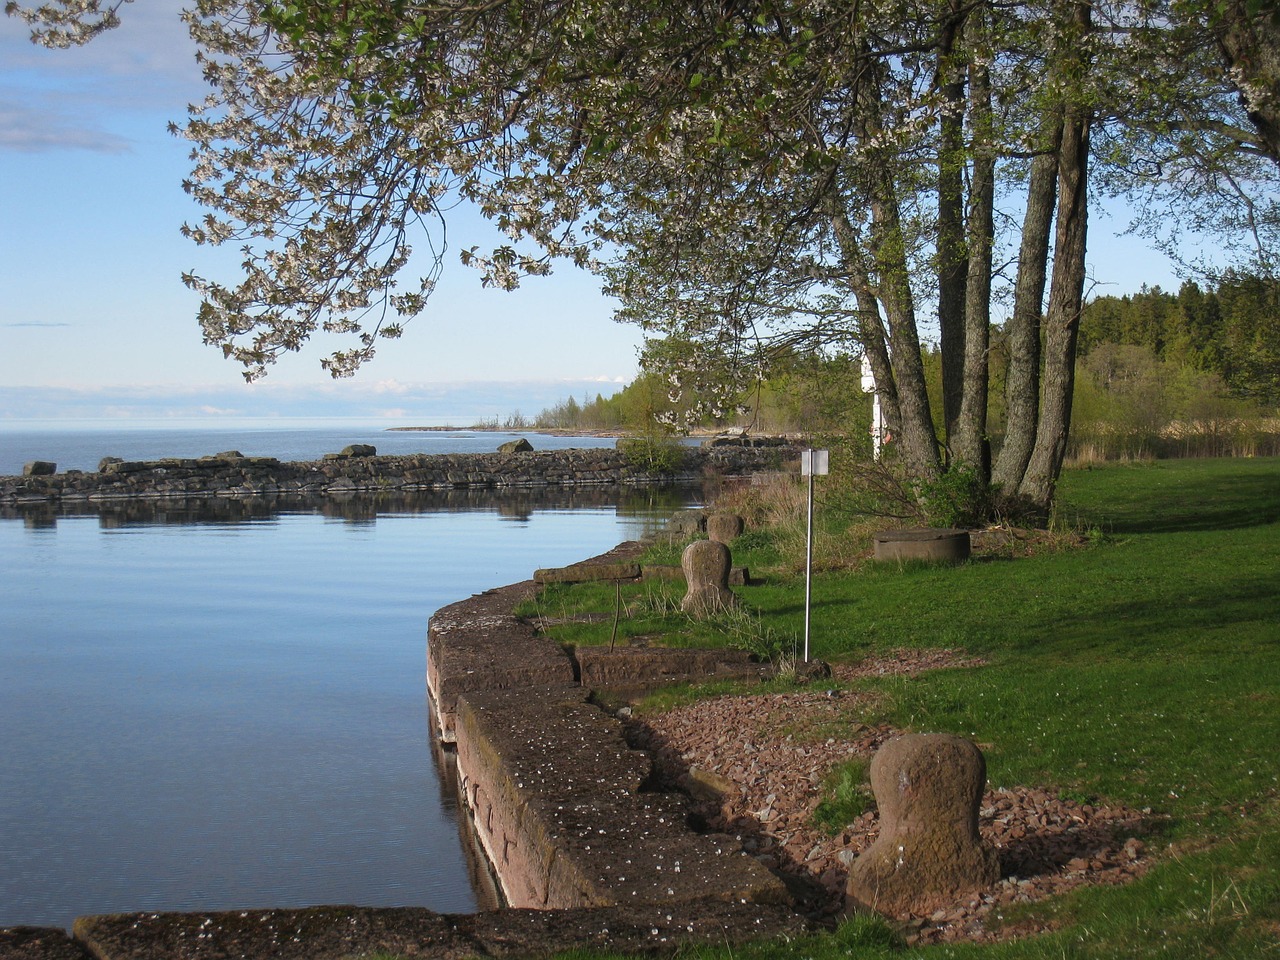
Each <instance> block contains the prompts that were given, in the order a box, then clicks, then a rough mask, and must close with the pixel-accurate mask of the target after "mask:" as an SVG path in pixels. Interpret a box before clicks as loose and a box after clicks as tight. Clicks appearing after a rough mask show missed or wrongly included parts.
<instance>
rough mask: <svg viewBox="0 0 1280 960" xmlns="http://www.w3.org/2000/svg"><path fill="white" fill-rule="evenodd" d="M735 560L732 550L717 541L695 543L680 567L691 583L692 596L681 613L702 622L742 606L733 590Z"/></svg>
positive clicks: (684, 601)
mask: <svg viewBox="0 0 1280 960" xmlns="http://www.w3.org/2000/svg"><path fill="white" fill-rule="evenodd" d="M732 565H733V558H732V557H731V556H730V554H729V548H728V547H726V546H725V545H724V544H723V543H717V542H716V541H714V540H695V541H694V542H693V543H691V544H689V546H687V547H685V548H684V554H683V555H682V556H681V557H680V566H681V567H683V568H684V578H685V580H686V581H688V583H689V592H688V593H686V594H685V597H684V600H683V601H682V602H681V603H680V609H681V610H683V611H684V612H685V613H687V614H689V615H690V616H692V617H695V618H698V619H702V618H703V617H707V616H710V615H711V614H713V613H717V612H719V611H721V610H725V609H728V608H729V607H732V606H734V605H735V604H737V602H738V598H737V597H736V596H734V594H733V591H732V590H730V589H729V568H730V567H731V566H732Z"/></svg>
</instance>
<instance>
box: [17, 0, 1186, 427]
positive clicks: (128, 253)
mask: <svg viewBox="0 0 1280 960" xmlns="http://www.w3.org/2000/svg"><path fill="white" fill-rule="evenodd" d="M178 8H179V4H178V3H176V2H175V0H144V2H142V3H136V4H133V3H131V4H127V5H126V6H125V7H124V8H123V10H122V17H123V20H124V23H123V25H122V26H121V28H119V29H118V30H115V31H112V32H109V33H108V34H105V35H103V36H102V37H99V38H98V39H97V40H95V41H94V42H93V43H91V44H89V45H88V46H87V47H84V48H79V49H72V50H53V51H50V50H44V49H41V48H37V47H34V46H32V45H31V44H30V43H28V42H27V39H26V35H27V32H26V29H25V27H24V25H23V24H22V23H21V22H20V21H18V20H15V19H12V18H0V423H3V422H4V420H6V419H13V418H29V417H40V418H57V417H69V416H77V417H81V416H86V415H90V416H92V415H101V416H114V417H139V416H152V415H154V416H166V415H168V416H173V415H181V416H230V415H238V416H252V415H279V416H283V415H296V414H297V411H299V410H308V411H313V412H314V413H315V415H320V416H334V415H344V414H345V415H358V416H378V417H384V418H386V419H389V420H397V421H400V420H422V421H424V422H429V421H430V420H431V419H433V418H435V417H446V416H449V417H453V418H454V420H453V422H457V419H456V418H457V417H458V416H463V417H465V416H468V415H474V416H475V417H476V418H477V419H478V418H479V417H481V416H490V415H494V414H499V413H505V412H509V411H511V410H513V409H516V408H521V409H523V411H524V412H525V413H536V412H537V410H539V409H541V407H542V406H543V405H546V403H549V402H553V401H554V399H556V398H560V397H565V396H570V395H574V396H582V395H583V394H584V393H592V394H593V393H595V392H597V391H600V392H604V393H609V392H611V391H612V390H614V389H616V388H617V386H618V385H620V384H621V383H623V382H625V381H627V380H629V379H630V378H631V377H632V376H633V375H634V373H635V369H636V350H637V347H638V345H639V343H640V339H641V336H640V332H639V331H638V330H637V329H635V328H633V327H628V326H622V325H619V324H616V323H614V322H613V321H612V320H611V319H610V316H611V312H612V307H611V305H610V302H609V301H608V300H607V299H606V298H604V297H603V296H601V295H600V293H599V284H598V282H597V281H596V280H595V279H594V278H592V277H590V276H589V275H586V274H583V273H581V272H578V271H575V270H573V269H572V268H569V267H565V268H563V269H561V270H560V271H558V272H557V273H556V274H555V275H553V276H552V277H551V278H546V279H540V278H534V279H531V280H529V281H527V282H526V283H525V284H524V285H523V286H522V287H521V289H520V290H518V291H516V292H514V293H504V292H500V291H494V290H484V289H482V288H481V287H480V284H479V277H478V275H477V274H476V273H475V272H474V271H472V270H469V269H467V268H464V267H462V266H461V265H460V264H458V263H456V261H451V262H450V263H449V264H448V265H447V269H446V273H445V277H444V279H443V280H442V283H441V286H440V288H439V289H438V291H437V293H436V294H435V296H434V297H433V300H432V304H431V306H430V307H429V308H428V310H427V312H426V313H424V314H423V315H421V316H420V317H418V318H417V319H415V320H414V321H413V322H412V323H411V324H409V326H408V328H407V331H406V334H405V337H404V338H403V339H402V340H400V341H398V342H387V343H386V344H385V345H384V346H383V347H382V349H381V350H380V352H379V355H378V357H377V358H376V359H375V360H374V361H373V363H372V364H370V365H368V366H367V367H366V368H365V369H364V370H363V371H362V372H361V373H360V375H359V376H357V377H356V378H355V379H354V380H350V381H342V382H339V383H335V382H334V381H332V380H331V379H330V378H329V377H328V375H327V374H325V373H324V372H323V371H322V370H321V369H320V367H319V358H320V357H321V356H322V355H323V354H324V353H326V352H327V351H326V350H322V349H320V348H319V347H316V346H313V347H312V348H311V349H308V350H304V351H303V353H302V354H301V355H300V356H297V357H290V358H288V359H287V360H286V361H283V362H281V363H280V364H277V365H276V367H274V368H273V369H272V371H271V373H270V374H269V376H268V377H267V378H266V380H265V381H263V382H261V383H259V384H257V385H254V386H248V385H245V384H244V383H243V381H242V378H241V376H240V371H239V367H238V365H236V364H234V363H231V362H228V361H225V360H223V359H222V357H221V353H220V351H218V350H216V349H215V348H212V347H206V346H204V345H203V343H202V342H201V339H200V331H199V327H198V326H197V324H196V321H195V312H196V308H197V305H198V303H197V298H196V297H195V296H194V295H193V294H192V293H190V292H189V291H188V290H187V289H186V288H185V287H184V286H183V285H182V283H181V281H180V274H181V273H182V272H183V271H184V270H192V269H195V270H196V271H197V272H199V273H202V274H204V275H206V276H209V275H212V276H216V277H218V278H220V279H223V280H229V279H234V276H235V262H236V257H235V251H234V250H210V249H209V248H206V247H197V246H195V245H194V244H192V243H190V242H189V241H187V240H186V239H184V238H183V237H182V236H181V235H180V233H179V231H178V228H179V226H180V225H181V223H182V222H183V221H184V220H193V219H195V218H196V217H197V216H198V209H197V208H196V207H195V206H194V205H193V204H191V203H190V201H189V200H188V199H187V197H186V196H185V194H183V192H182V190H181V188H180V183H181V180H182V179H183V177H184V176H186V174H187V173H188V161H187V151H188V149H189V147H188V145H187V144H185V143H184V142H183V141H181V140H179V139H177V138H175V137H172V136H170V135H169V134H168V133H167V132H166V124H167V122H168V121H170V120H181V118H182V117H183V115H184V113H185V106H186V104H187V103H188V102H190V101H192V100H196V99H199V98H201V97H202V96H203V84H202V81H201V79H200V77H199V74H198V71H197V69H196V66H195V63H194V61H193V59H192V50H193V48H192V45H191V43H190V40H189V39H188V38H187V36H186V32H185V28H184V27H183V26H182V24H181V23H180V22H179V20H178V17H177V11H178ZM1124 226H1125V221H1124V217H1123V215H1121V216H1118V217H1115V218H1112V219H1110V220H1106V219H1099V218H1095V220H1094V224H1093V230H1092V234H1091V240H1090V262H1091V266H1092V269H1093V273H1094V279H1095V280H1096V282H1097V284H1098V285H1097V287H1096V288H1095V290H1096V292H1098V293H1116V294H1119V293H1126V292H1132V291H1134V290H1136V289H1137V288H1138V287H1139V286H1141V285H1142V284H1143V283H1147V284H1160V285H1162V286H1165V287H1174V288H1176V286H1177V280H1176V278H1175V277H1174V276H1173V274H1172V272H1171V270H1170V268H1169V266H1168V264H1167V262H1166V261H1165V260H1164V258H1163V257H1160V256H1159V255H1157V254H1154V253H1152V252H1151V251H1149V250H1148V249H1146V247H1145V246H1144V245H1143V244H1142V242H1141V241H1139V240H1135V239H1132V238H1117V237H1115V236H1114V234H1115V233H1116V232H1117V231H1119V230H1122V229H1123V227H1124ZM450 236H451V243H452V244H453V247H454V249H455V250H456V249H458V248H460V247H464V246H469V245H470V244H472V243H480V244H482V245H483V244H484V243H485V242H486V240H487V239H488V238H489V237H490V236H491V234H488V233H486V232H483V227H482V226H481V225H479V224H477V223H476V222H474V221H473V220H470V219H464V220H462V221H461V222H459V223H451V225H450ZM547 396H550V397H552V398H553V399H552V400H551V401H545V402H544V401H542V400H537V399H534V398H538V397H547ZM308 398H310V401H308ZM442 407H447V408H448V409H441V408H442Z"/></svg>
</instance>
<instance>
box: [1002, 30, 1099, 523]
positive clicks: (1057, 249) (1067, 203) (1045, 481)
mask: <svg viewBox="0 0 1280 960" xmlns="http://www.w3.org/2000/svg"><path fill="white" fill-rule="evenodd" d="M1084 16H1085V17H1086V18H1087V17H1088V12H1087V10H1086V11H1085V13H1084ZM1058 154H1059V160H1058V217H1057V219H1058V223H1057V231H1056V234H1055V239H1054V247H1053V251H1054V253H1053V280H1052V284H1051V286H1050V288H1049V309H1048V312H1047V314H1046V316H1045V346H1044V359H1045V362H1044V398H1043V402H1042V403H1041V406H1040V419H1039V423H1038V425H1037V428H1036V443H1035V448H1034V449H1033V450H1032V453H1031V460H1030V462H1029V463H1028V464H1027V470H1026V474H1025V475H1024V476H1023V478H1022V483H1021V485H1020V487H1019V490H1018V492H1019V494H1020V495H1021V496H1022V497H1023V498H1025V499H1026V500H1027V501H1028V502H1029V503H1030V504H1031V505H1032V506H1034V507H1035V508H1036V509H1037V510H1038V511H1040V512H1041V514H1042V515H1043V516H1047V515H1048V511H1049V507H1050V506H1051V505H1052V503H1053V494H1054V490H1055V488H1056V486H1057V482H1058V475H1059V474H1060V473H1061V472H1062V461H1063V458H1064V457H1065V456H1066V452H1067V436H1068V432H1069V430H1070V428H1071V395H1072V391H1073V389H1074V387H1075V367H1076V342H1077V339H1078V334H1079V331H1080V308H1081V305H1082V302H1083V299H1084V276H1085V262H1084V256H1085V242H1086V235H1087V232H1088V167H1089V119H1088V117H1087V116H1085V115H1084V113H1083V111H1082V110H1080V109H1079V108H1073V109H1071V110H1069V111H1068V117H1067V120H1066V122H1064V124H1063V131H1062V145H1061V147H1060V149H1059V151H1058Z"/></svg>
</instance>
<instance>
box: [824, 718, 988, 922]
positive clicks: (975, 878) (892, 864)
mask: <svg viewBox="0 0 1280 960" xmlns="http://www.w3.org/2000/svg"><path fill="white" fill-rule="evenodd" d="M986 781H987V770H986V762H985V761H984V760H983V757H982V751H980V750H979V749H978V748H977V747H976V746H974V744H973V743H971V742H970V741H968V740H965V739H964V738H963V737H954V736H951V735H949V734H943V733H928V734H908V735H905V736H901V737H895V738H894V739H892V740H890V741H889V742H888V743H886V744H885V745H884V746H883V747H881V748H880V750H879V752H877V753H876V755H875V758H874V759H873V760H872V761H871V789H872V790H873V791H874V792H875V796H876V804H877V805H878V806H879V808H880V836H879V838H878V839H877V840H876V841H875V843H873V844H872V845H871V846H870V847H869V848H868V849H867V850H866V851H865V852H863V854H862V855H861V856H860V857H858V859H857V860H855V861H854V862H853V866H852V867H851V868H850V870H849V883H848V886H847V887H846V888H845V906H846V909H848V910H874V911H876V912H877V913H882V914H885V915H886V916H891V917H905V916H906V915H908V914H914V915H916V916H919V915H921V914H923V913H929V912H932V911H933V910H935V909H937V908H939V907H945V906H947V905H949V904H951V903H954V902H955V901H956V900H957V899H958V898H959V897H961V896H963V895H965V894H969V893H972V892H973V891H975V890H979V889H982V888H985V887H989V886H991V885H992V884H994V883H995V882H996V881H997V880H999V879H1000V864H999V861H998V860H997V858H996V853H995V851H994V850H993V849H991V848H990V847H987V846H984V845H983V843H982V841H981V839H980V838H979V836H978V808H979V806H980V805H981V803H982V791H983V788H984V786H985V785H986Z"/></svg>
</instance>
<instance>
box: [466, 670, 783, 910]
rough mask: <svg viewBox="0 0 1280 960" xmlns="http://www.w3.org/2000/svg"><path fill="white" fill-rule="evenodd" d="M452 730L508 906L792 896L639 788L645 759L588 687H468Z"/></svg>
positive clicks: (668, 799) (673, 802) (731, 847)
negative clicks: (514, 690)
mask: <svg viewBox="0 0 1280 960" xmlns="http://www.w3.org/2000/svg"><path fill="white" fill-rule="evenodd" d="M456 732H457V757H458V770H459V773H460V775H461V776H462V789H463V793H464V796H465V799H466V802H467V804H468V805H469V806H470V808H471V810H472V813H473V817H474V822H475V828H476V833H477V838H478V840H479V841H480V843H481V845H482V846H483V847H484V849H485V851H486V853H487V855H488V856H489V858H490V860H491V861H492V863H493V864H494V868H495V872H496V873H497V874H498V877H499V880H500V882H501V884H502V887H503V893H504V895H505V897H506V898H507V900H508V902H509V903H510V905H511V906H514V907H525V908H535V909H558V908H564V907H575V906H581V905H588V906H605V905H612V904H623V903H664V904H676V903H681V902H684V901H688V900H691V899H698V898H703V897H706V896H708V895H711V896H715V897H718V898H721V899H728V900H745V901H748V902H755V903H785V902H789V897H788V895H787V893H786V890H785V887H784V886H783V884H782V883H781V882H780V881H779V880H778V879H777V878H776V877H774V876H773V875H772V874H771V873H770V872H769V871H768V870H766V869H765V868H764V867H762V866H761V865H760V864H759V863H758V862H756V861H755V860H754V859H752V858H751V857H749V856H747V855H746V854H745V853H743V852H742V851H741V850H740V849H739V848H738V847H737V844H736V842H733V841H731V840H729V839H728V838H724V837H719V838H717V837H711V836H702V835H699V834H695V833H693V832H692V831H690V830H689V829H688V827H687V826H686V823H685V815H684V801H683V799H682V798H680V797H676V796H673V795H669V794H662V793H651V792H644V791H643V786H644V783H645V781H646V779H647V778H648V776H649V773H650V769H651V768H650V760H649V757H648V755H647V754H644V753H641V752H639V751H634V750H631V749H630V748H629V747H628V746H627V744H626V741H625V739H624V737H623V733H622V726H621V723H620V722H619V721H618V720H616V719H615V718H613V717H612V716H609V715H608V714H606V713H605V712H603V711H602V710H600V709H598V708H597V707H595V706H594V705H592V704H590V703H588V702H587V693H586V691H584V690H582V689H580V688H579V689H575V688H571V687H565V688H560V689H545V690H538V691H528V692H527V693H526V695H525V696H520V697H512V696H510V695H507V694H504V693H502V692H501V691H495V692H488V691H486V692H476V693H469V694H467V695H466V696H465V697H464V698H462V699H461V700H460V701H459V704H458V711H457V728H456Z"/></svg>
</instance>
